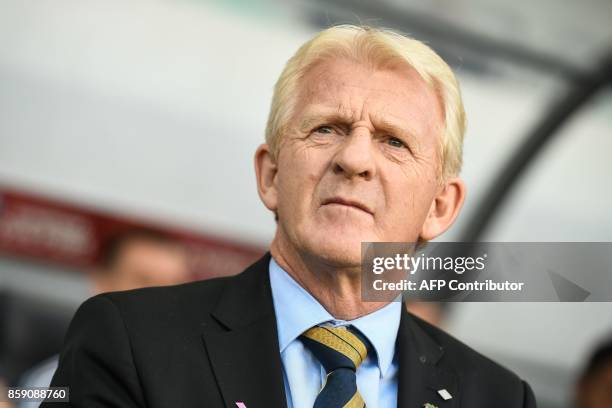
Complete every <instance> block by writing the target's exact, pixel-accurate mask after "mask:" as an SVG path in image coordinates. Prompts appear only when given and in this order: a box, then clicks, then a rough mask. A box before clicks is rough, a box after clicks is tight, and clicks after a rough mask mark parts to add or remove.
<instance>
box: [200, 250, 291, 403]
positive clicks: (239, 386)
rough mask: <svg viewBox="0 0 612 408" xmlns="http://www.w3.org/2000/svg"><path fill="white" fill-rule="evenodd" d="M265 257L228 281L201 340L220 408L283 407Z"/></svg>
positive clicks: (274, 319)
mask: <svg viewBox="0 0 612 408" xmlns="http://www.w3.org/2000/svg"><path fill="white" fill-rule="evenodd" d="M269 261H270V255H269V254H266V255H265V256H264V257H263V258H262V259H260V260H259V261H258V262H257V263H255V264H254V265H252V266H251V267H249V268H248V269H247V270H246V271H245V272H243V273H241V274H240V275H238V276H236V277H234V278H231V279H232V280H231V282H230V283H228V285H227V286H226V289H225V291H224V292H223V294H222V295H221V298H220V301H219V303H218V304H217V306H216V307H215V311H214V312H213V313H212V315H213V318H214V319H215V320H216V321H217V322H219V323H220V324H221V326H222V329H219V328H217V327H207V328H206V329H205V330H204V333H203V338H204V343H205V347H206V349H207V351H208V355H209V358H210V361H211V366H212V368H213V371H214V374H215V378H216V380H217V383H218V385H219V389H220V390H221V394H222V395H223V399H224V401H225V405H226V406H227V407H232V408H235V407H236V406H237V404H236V403H237V402H243V403H244V404H245V406H246V407H248V408H257V407H284V406H286V400H285V392H284V388H283V379H282V364H281V359H280V351H279V347H278V335H277V330H276V318H275V315H274V305H273V302H272V292H271V289H270V281H269V275H268V265H269Z"/></svg>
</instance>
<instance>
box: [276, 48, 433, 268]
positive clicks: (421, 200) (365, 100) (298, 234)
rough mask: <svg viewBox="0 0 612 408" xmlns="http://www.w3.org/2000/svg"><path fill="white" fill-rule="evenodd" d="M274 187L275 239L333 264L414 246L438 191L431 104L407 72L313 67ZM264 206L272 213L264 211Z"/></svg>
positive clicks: (341, 63) (344, 63) (348, 65)
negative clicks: (369, 251) (370, 249)
mask: <svg viewBox="0 0 612 408" xmlns="http://www.w3.org/2000/svg"><path fill="white" fill-rule="evenodd" d="M301 83H302V88H301V92H300V94H299V96H298V103H297V106H296V110H295V112H294V115H293V117H292V119H291V120H290V122H289V126H288V131H287V133H286V134H285V135H284V136H283V139H282V141H281V147H280V151H279V153H278V157H277V173H276V176H275V179H274V186H275V189H276V192H277V198H276V203H277V204H276V208H275V209H276V211H277V213H278V218H279V231H278V234H279V239H281V240H283V241H284V244H285V245H291V246H292V247H294V248H295V249H297V250H298V252H300V253H303V254H310V255H314V256H316V257H318V258H321V259H322V260H323V261H325V262H330V263H332V264H334V265H347V266H354V265H357V264H359V262H360V249H361V246H360V243H361V242H362V241H404V242H415V241H416V240H417V239H418V238H419V236H420V233H421V229H422V226H423V223H424V221H425V219H426V217H427V216H428V212H429V210H430V207H431V204H432V200H433V198H434V197H435V195H436V192H437V191H438V189H439V184H438V178H437V176H438V162H439V154H438V147H437V146H438V143H439V137H440V135H441V129H442V126H443V119H442V113H441V107H440V105H439V100H438V99H437V97H436V95H435V93H434V92H432V91H431V90H430V89H429V88H428V87H427V85H426V84H425V82H424V81H423V80H422V79H421V78H420V77H419V76H418V74H417V73H416V71H414V70H413V69H412V68H410V67H407V66H402V67H398V68H396V69H394V70H374V69H370V68H368V67H366V66H364V65H361V64H358V63H355V62H351V61H348V60H336V61H328V62H323V63H320V64H318V65H316V66H315V67H313V68H312V69H311V70H310V71H309V72H308V73H307V74H306V76H305V77H304V79H303V80H302V82H301ZM273 207H274V206H273Z"/></svg>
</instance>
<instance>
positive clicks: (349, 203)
mask: <svg viewBox="0 0 612 408" xmlns="http://www.w3.org/2000/svg"><path fill="white" fill-rule="evenodd" d="M322 205H323V206H324V205H343V206H346V207H352V208H355V209H358V210H361V211H363V212H366V213H368V214H370V215H374V212H373V211H372V210H371V209H370V208H369V207H368V206H367V205H365V204H363V203H360V202H359V201H355V200H350V199H346V198H342V197H332V198H328V199H326V200H324V201H323V204H322Z"/></svg>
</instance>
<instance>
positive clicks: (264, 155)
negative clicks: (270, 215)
mask: <svg viewBox="0 0 612 408" xmlns="http://www.w3.org/2000/svg"><path fill="white" fill-rule="evenodd" d="M277 169H278V167H277V165H276V160H275V159H274V157H273V156H272V152H271V151H270V147H269V146H268V145H267V144H266V143H264V144H262V145H260V146H259V147H258V148H257V151H256V152H255V176H256V177H257V192H258V193H259V198H261V201H262V202H263V203H264V205H265V206H266V207H267V208H268V209H269V210H270V211H276V209H277V206H278V190H277V188H276V174H277Z"/></svg>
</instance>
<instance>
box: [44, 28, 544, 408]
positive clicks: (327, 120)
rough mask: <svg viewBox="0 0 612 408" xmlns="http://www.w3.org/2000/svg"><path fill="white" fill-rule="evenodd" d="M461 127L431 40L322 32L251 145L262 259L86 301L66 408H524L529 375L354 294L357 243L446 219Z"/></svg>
mask: <svg viewBox="0 0 612 408" xmlns="http://www.w3.org/2000/svg"><path fill="white" fill-rule="evenodd" d="M464 122H465V119H464V112H463V106H462V101H461V96H460V91H459V87H458V85H457V82H456V79H455V77H454V75H453V74H452V72H451V71H450V69H449V67H448V66H447V65H446V64H445V63H444V62H443V61H442V59H440V58H439V57H438V56H437V55H436V54H435V53H434V52H433V51H432V50H431V49H429V48H428V47H427V46H425V45H424V44H422V43H420V42H418V41H415V40H413V39H409V38H406V37H404V36H401V35H399V34H396V33H394V32H391V31H386V30H377V29H370V28H364V27H354V26H338V27H332V28H330V29H327V30H324V31H323V32H321V33H319V34H318V35H317V36H315V37H314V38H313V39H312V40H310V41H309V42H307V43H306V44H304V45H303V46H302V47H301V48H300V49H299V50H298V51H297V53H296V54H295V55H294V56H293V57H292V58H291V59H290V60H289V62H288V63H287V65H286V67H285V69H284V71H283V72H282V74H281V76H280V78H279V80H278V83H277V85H276V88H275V92H274V97H273V100H272V107H271V111H270V116H269V120H268V127H267V132H266V143H265V144H263V145H261V146H260V147H259V149H258V150H257V152H256V154H255V169H256V174H257V186H258V191H259V195H260V197H261V199H262V201H263V203H264V204H265V206H266V207H267V208H268V209H270V210H271V211H272V212H274V214H275V216H276V219H277V222H278V225H277V230H276V234H275V237H274V240H273V242H272V245H271V248H270V254H267V255H266V256H264V257H263V258H262V259H261V260H259V261H258V262H257V263H255V264H254V265H252V266H251V267H249V268H248V269H247V270H246V271H244V272H243V273H241V274H239V275H237V276H235V277H231V278H223V279H213V280H209V281H205V282H196V283H192V284H187V285H182V286H176V287H172V288H154V289H144V290H136V291H131V292H122V293H114V294H105V295H100V296H97V297H94V298H92V299H90V300H88V301H87V302H85V303H84V304H83V306H82V307H81V308H80V310H79V311H78V312H77V314H76V316H75V317H74V320H73V323H72V325H71V328H70V331H69V334H68V336H67V339H66V344H65V349H64V351H63V353H62V356H61V361H60V366H59V368H58V370H57V372H56V374H55V377H54V379H53V385H55V386H69V387H70V399H71V404H72V405H73V406H76V407H196V406H200V407H248V408H257V407H285V406H287V407H296V408H297V407H300V408H301V407H309V408H310V407H316V408H334V407H363V406H364V405H365V406H368V407H370V408H373V407H396V406H398V407H407V408H408V407H410V408H412V407H424V406H425V407H469V408H477V407H497V408H500V407H501V408H505V407H507V408H511V407H512V408H513V407H516V408H518V407H534V406H535V402H534V398H533V394H532V392H531V390H530V388H529V386H528V385H527V384H526V383H524V382H523V381H521V380H520V379H519V378H518V377H517V376H515V375H514V374H512V373H511V372H509V371H507V370H505V369H504V368H502V367H500V366H498V365H496V364H495V363H493V362H491V361H490V360H488V359H486V358H485V357H483V356H481V355H480V354H478V353H476V352H475V351H473V350H471V349H469V348H468V347H467V346H465V345H463V344H461V343H460V342H458V341H457V340H455V339H453V338H452V337H450V336H449V335H447V334H445V333H443V332H442V331H440V330H438V329H436V328H434V327H432V326H430V325H428V324H427V323H425V322H423V321H421V320H419V319H417V318H415V317H413V316H411V315H410V314H408V312H406V311H405V309H404V308H403V307H402V303H400V302H391V303H375V302H363V301H362V300H361V295H360V282H361V277H360V273H361V272H360V262H361V252H360V248H361V245H360V244H361V242H372V241H400V242H404V241H405V242H416V241H427V240H430V239H433V238H435V237H436V236H438V235H440V234H441V233H443V232H444V231H445V230H446V229H447V228H448V227H449V226H450V225H451V224H452V222H453V221H454V219H455V218H456V216H457V214H458V212H459V209H460V207H461V205H462V203H463V199H464V196H465V187H464V184H463V182H462V181H461V179H460V178H458V172H459V169H460V167H461V151H462V139H463V133H464V127H465V125H464Z"/></svg>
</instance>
